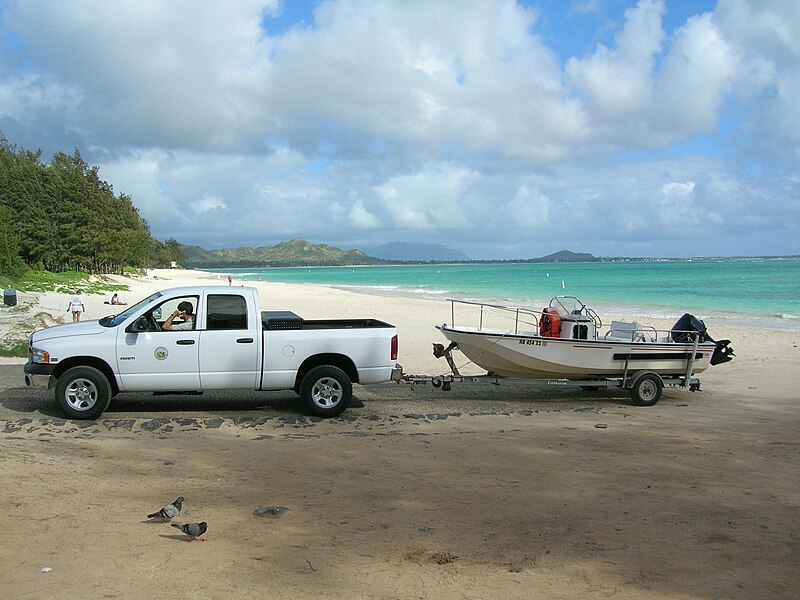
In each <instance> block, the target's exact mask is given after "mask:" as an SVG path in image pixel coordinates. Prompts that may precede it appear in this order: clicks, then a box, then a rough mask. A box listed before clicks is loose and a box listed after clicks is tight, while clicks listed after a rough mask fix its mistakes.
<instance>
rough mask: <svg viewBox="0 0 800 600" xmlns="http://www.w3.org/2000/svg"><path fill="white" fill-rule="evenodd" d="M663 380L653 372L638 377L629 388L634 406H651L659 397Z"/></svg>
mask: <svg viewBox="0 0 800 600" xmlns="http://www.w3.org/2000/svg"><path fill="white" fill-rule="evenodd" d="M663 388H664V382H663V381H662V380H661V377H659V376H658V375H656V374H655V373H645V374H644V375H642V376H641V377H638V378H637V379H636V381H634V383H633V387H632V388H631V398H632V399H633V403H634V404H635V405H636V406H653V405H654V404H655V403H656V402H658V400H659V398H661V390H662V389H663Z"/></svg>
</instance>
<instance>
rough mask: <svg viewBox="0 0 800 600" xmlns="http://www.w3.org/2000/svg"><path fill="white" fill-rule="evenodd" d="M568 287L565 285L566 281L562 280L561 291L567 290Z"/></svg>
mask: <svg viewBox="0 0 800 600" xmlns="http://www.w3.org/2000/svg"><path fill="white" fill-rule="evenodd" d="M566 287H567V286H566V285H565V284H564V280H563V279H562V280H561V289H562V290H563V289H565V288H566Z"/></svg>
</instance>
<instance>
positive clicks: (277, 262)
mask: <svg viewBox="0 0 800 600" xmlns="http://www.w3.org/2000/svg"><path fill="white" fill-rule="evenodd" d="M180 251H181V254H182V257H183V258H182V260H181V261H180V265H181V266H183V267H186V268H197V269H222V268H230V269H236V268H266V267H337V266H355V265H393V264H441V263H464V264H468V263H484V264H492V263H498V264H499V263H574V262H630V261H644V262H659V261H667V260H730V259H732V258H738V259H740V260H758V259H762V258H792V259H796V258H797V257H796V256H781V257H775V256H773V257H763V256H762V257H696V258H685V259H674V258H641V257H639V258H633V257H620V256H616V257H598V256H594V255H593V254H590V253H588V252H572V251H571V250H559V251H558V252H553V253H552V254H548V255H547V256H539V257H534V258H519V259H503V260H500V259H497V260H471V259H470V258H469V257H467V256H466V255H465V254H463V253H461V252H459V251H457V250H453V249H452V248H447V247H446V246H442V245H439V244H416V243H409V242H392V243H389V244H384V245H383V246H378V247H376V248H371V249H369V251H370V253H367V252H364V251H362V250H359V249H352V250H343V249H341V248H337V247H335V246H329V245H327V244H315V243H313V242H309V241H307V240H304V239H302V238H295V239H293V240H289V241H288V242H280V243H279V244H275V245H274V246H258V247H255V248H253V247H250V246H241V247H239V248H222V249H218V250H206V249H204V248H201V247H200V246H190V245H184V244H181V245H180ZM373 254H374V255H373Z"/></svg>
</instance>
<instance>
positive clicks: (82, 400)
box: [64, 378, 98, 411]
mask: <svg viewBox="0 0 800 600" xmlns="http://www.w3.org/2000/svg"><path fill="white" fill-rule="evenodd" d="M97 393H98V392H97V386H96V385H95V384H94V383H92V382H91V381H89V380H88V379H83V378H81V379H75V380H74V381H72V382H71V383H70V384H69V386H68V387H67V390H66V392H64V399H65V400H66V402H67V404H68V405H69V407H70V408H72V409H73V410H77V411H86V410H90V409H91V408H92V407H94V405H95V404H97Z"/></svg>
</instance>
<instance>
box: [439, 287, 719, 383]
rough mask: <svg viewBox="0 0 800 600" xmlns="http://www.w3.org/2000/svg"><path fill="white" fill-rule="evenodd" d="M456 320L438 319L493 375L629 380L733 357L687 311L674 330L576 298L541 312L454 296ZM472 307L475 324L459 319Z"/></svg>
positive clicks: (559, 299) (696, 369)
mask: <svg viewBox="0 0 800 600" xmlns="http://www.w3.org/2000/svg"><path fill="white" fill-rule="evenodd" d="M450 303H451V315H452V317H451V323H450V324H449V325H448V324H447V323H445V324H443V325H437V326H436V328H437V329H439V330H440V331H441V333H442V335H444V337H445V338H446V339H447V340H449V341H450V342H451V344H450V348H451V349H454V348H456V347H457V348H458V349H459V350H460V351H461V352H462V353H463V354H464V356H466V357H467V358H468V359H469V360H470V361H471V362H473V363H474V364H476V365H477V366H479V367H481V368H482V369H486V371H487V373H488V374H489V375H493V376H501V377H514V378H529V379H567V380H592V379H603V378H618V377H622V378H627V377H628V375H629V374H631V373H635V372H644V371H648V372H653V373H655V374H658V375H659V376H662V377H663V376H681V377H685V378H687V379H688V378H690V377H691V376H692V375H693V374H697V373H702V372H703V371H705V370H706V369H708V368H709V367H710V366H711V365H714V364H720V363H723V362H727V361H729V360H731V359H732V358H733V356H734V354H733V349H732V348H731V346H730V340H720V341H715V340H714V339H712V338H711V337H710V336H709V335H708V331H707V329H706V327H705V324H704V323H703V321H701V320H700V319H698V318H696V317H694V316H693V315H690V314H688V313H687V314H685V315H683V317H681V319H679V320H678V322H677V323H675V325H674V326H673V327H672V328H671V329H670V330H669V331H660V330H657V329H655V328H654V327H651V326H644V325H640V324H639V323H638V322H627V321H611V323H610V324H609V325H608V326H604V325H603V323H602V320H601V318H600V317H599V316H598V314H597V313H596V312H595V311H594V310H593V309H592V308H590V307H588V306H586V304H584V303H583V302H581V301H580V300H579V299H578V298H576V297H575V296H556V297H554V298H553V299H552V300H551V301H550V304H549V305H548V306H547V307H545V308H544V309H543V310H542V311H535V310H531V309H527V308H520V307H513V306H504V305H496V304H486V303H479V302H470V301H466V300H450ZM457 310H458V312H459V318H460V320H462V319H463V314H464V313H466V314H467V315H468V318H470V319H475V320H470V323H472V324H471V325H461V324H458V325H457V324H456V312H457Z"/></svg>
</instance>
